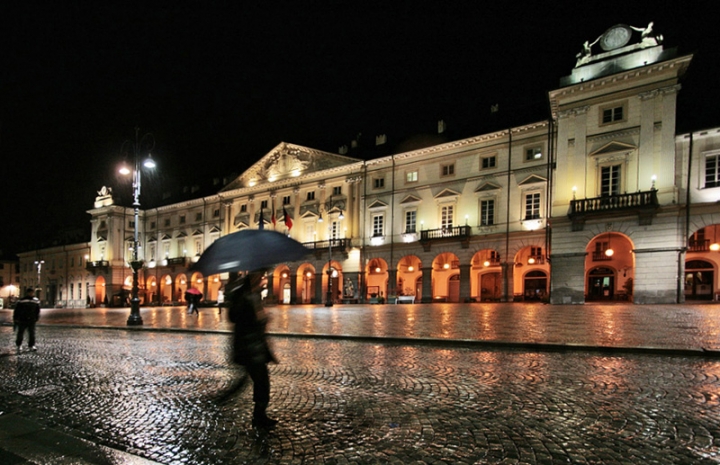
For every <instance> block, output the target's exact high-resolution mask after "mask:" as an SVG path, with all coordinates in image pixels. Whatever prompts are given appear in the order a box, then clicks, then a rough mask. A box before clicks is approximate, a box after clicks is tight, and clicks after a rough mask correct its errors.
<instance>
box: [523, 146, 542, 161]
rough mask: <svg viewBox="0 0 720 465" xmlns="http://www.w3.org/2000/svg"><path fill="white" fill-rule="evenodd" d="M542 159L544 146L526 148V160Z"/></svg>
mask: <svg viewBox="0 0 720 465" xmlns="http://www.w3.org/2000/svg"><path fill="white" fill-rule="evenodd" d="M535 160H542V148H541V147H533V148H531V149H527V150H525V161H535Z"/></svg>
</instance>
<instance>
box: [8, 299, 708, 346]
mask: <svg viewBox="0 0 720 465" xmlns="http://www.w3.org/2000/svg"><path fill="white" fill-rule="evenodd" d="M268 312H269V314H270V316H271V320H270V326H269V328H268V330H269V332H270V333H273V334H299V335H333V336H366V337H378V338H411V339H423V338H430V339H433V338H437V339H444V340H476V341H487V342H506V343H529V344H557V345H579V346H591V347H616V348H617V347H620V348H623V347H634V348H637V347H644V348H664V349H678V350H698V351H700V350H708V351H720V305H719V304H713V303H707V304H688V305H632V304H597V305H590V304H586V305H542V304H518V303H507V304H416V305H336V306H334V307H330V308H328V307H324V306H311V305H300V306H276V307H269V308H268ZM128 315H129V309H127V308H121V309H105V308H96V309H43V311H42V317H41V320H40V323H41V324H73V325H86V326H87V325H90V326H115V327H125V326H126V321H127V317H128ZM141 315H142V318H143V321H144V325H143V327H144V328H182V329H187V330H211V331H229V330H230V329H231V326H230V324H229V323H228V321H227V314H226V312H223V313H222V314H219V313H218V311H217V308H201V309H200V315H199V316H196V315H187V313H186V312H185V310H184V308H181V307H154V308H142V309H141ZM10 320H11V313H10V311H9V310H0V322H2V321H4V322H6V323H7V322H9V321H10Z"/></svg>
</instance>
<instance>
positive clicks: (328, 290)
mask: <svg viewBox="0 0 720 465" xmlns="http://www.w3.org/2000/svg"><path fill="white" fill-rule="evenodd" d="M328 271H329V272H328ZM342 282H343V281H342V267H341V266H340V263H338V262H336V261H335V260H333V261H332V262H330V263H326V264H325V266H324V267H323V299H322V300H323V301H325V302H327V300H328V298H330V299H331V300H332V302H336V301H339V300H340V299H341V298H342Z"/></svg>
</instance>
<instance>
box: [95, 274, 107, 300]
mask: <svg viewBox="0 0 720 465" xmlns="http://www.w3.org/2000/svg"><path fill="white" fill-rule="evenodd" d="M105 292H106V291H105V278H104V277H103V276H98V277H97V278H96V279H95V304H96V305H106V306H107V304H108V301H107V300H105V297H106V296H107V294H106V293H105Z"/></svg>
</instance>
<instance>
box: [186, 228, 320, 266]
mask: <svg viewBox="0 0 720 465" xmlns="http://www.w3.org/2000/svg"><path fill="white" fill-rule="evenodd" d="M310 252H311V250H309V249H307V248H305V246H303V245H302V244H301V243H299V242H298V241H296V240H294V239H291V238H289V237H287V236H285V235H284V234H280V233H279V232H276V231H267V230H263V229H246V230H244V231H238V232H236V233H232V234H228V235H227V236H223V237H221V238H220V239H218V240H216V241H215V242H213V244H212V245H211V246H210V247H208V248H207V250H205V252H203V254H202V255H201V256H200V259H199V260H198V261H197V262H196V263H195V264H194V265H193V266H192V268H191V269H192V270H193V271H199V272H200V273H202V274H204V275H205V276H210V275H214V274H218V273H226V272H230V271H253V270H258V269H261V268H268V267H270V266H272V265H275V264H276V263H280V262H285V261H292V260H297V259H299V258H302V257H304V256H305V255H307V254H309V253H310Z"/></svg>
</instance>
